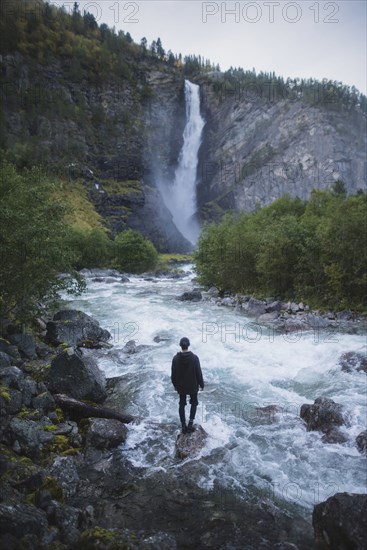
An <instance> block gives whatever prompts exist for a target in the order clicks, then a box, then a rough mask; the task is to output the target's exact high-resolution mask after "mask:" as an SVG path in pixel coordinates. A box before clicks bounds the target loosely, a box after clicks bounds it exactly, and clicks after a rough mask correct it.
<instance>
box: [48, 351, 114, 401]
mask: <svg viewBox="0 0 367 550" xmlns="http://www.w3.org/2000/svg"><path fill="white" fill-rule="evenodd" d="M48 387H49V390H50V391H51V393H66V394H67V395H69V396H70V397H74V398H75V399H90V400H92V401H95V402H96V403H101V402H102V401H104V400H105V399H106V397H107V392H106V379H105V376H104V374H103V373H102V372H101V371H100V369H99V368H98V365H97V363H96V362H95V360H94V359H93V358H92V357H82V355H81V352H80V351H74V350H70V349H69V350H66V351H64V352H62V353H60V354H59V355H57V356H56V357H55V358H54V359H53V360H52V362H51V368H50V370H49V374H48Z"/></svg>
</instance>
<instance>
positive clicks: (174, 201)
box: [164, 80, 204, 244]
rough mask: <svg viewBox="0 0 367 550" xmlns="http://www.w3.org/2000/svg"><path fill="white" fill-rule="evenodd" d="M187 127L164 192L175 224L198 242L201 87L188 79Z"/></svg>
mask: <svg viewBox="0 0 367 550" xmlns="http://www.w3.org/2000/svg"><path fill="white" fill-rule="evenodd" d="M185 101H186V126H185V129H184V133H183V145H182V149H181V152H180V156H179V159H178V166H177V169H176V172H175V177H174V181H173V185H171V186H167V187H166V189H165V191H166V192H165V193H164V200H165V203H166V206H167V207H168V209H169V210H170V212H171V214H172V216H173V221H174V224H175V225H176V227H177V229H178V230H179V231H180V232H181V233H182V235H183V236H184V237H186V239H188V240H189V241H190V242H192V243H193V244H195V243H196V241H197V238H198V235H199V232H200V227H199V223H198V222H197V220H196V219H195V213H196V170H197V165H198V152H199V147H200V144H201V133H202V130H203V127H204V120H203V119H202V117H201V114H200V89H199V86H198V85H197V84H193V83H192V82H189V81H188V80H185Z"/></svg>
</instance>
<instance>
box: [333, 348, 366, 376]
mask: <svg viewBox="0 0 367 550" xmlns="http://www.w3.org/2000/svg"><path fill="white" fill-rule="evenodd" d="M339 365H340V366H341V369H342V371H344V372H354V371H363V372H365V373H367V356H366V355H365V354H363V353H359V352H357V351H347V352H346V353H343V355H341V356H340V358H339Z"/></svg>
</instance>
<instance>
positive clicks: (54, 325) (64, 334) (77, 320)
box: [46, 309, 111, 346]
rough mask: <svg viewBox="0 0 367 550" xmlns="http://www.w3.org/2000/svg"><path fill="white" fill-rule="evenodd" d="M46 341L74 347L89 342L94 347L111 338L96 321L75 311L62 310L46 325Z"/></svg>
mask: <svg viewBox="0 0 367 550" xmlns="http://www.w3.org/2000/svg"><path fill="white" fill-rule="evenodd" d="M46 337H47V339H48V341H49V342H51V343H52V344H55V345H58V344H62V343H65V344H68V345H69V346H76V345H78V344H79V343H80V342H85V341H86V340H89V341H90V342H94V343H95V344H96V345H97V344H98V342H107V341H108V340H109V339H110V338H111V334H110V333H109V332H108V330H105V329H102V328H101V327H100V326H99V323H98V321H97V320H96V319H93V318H92V317H90V316H89V315H87V314H86V313H83V312H82V311H78V310H75V309H64V310H61V311H59V312H57V313H56V314H55V315H54V317H53V320H52V321H49V322H48V323H47V335H46Z"/></svg>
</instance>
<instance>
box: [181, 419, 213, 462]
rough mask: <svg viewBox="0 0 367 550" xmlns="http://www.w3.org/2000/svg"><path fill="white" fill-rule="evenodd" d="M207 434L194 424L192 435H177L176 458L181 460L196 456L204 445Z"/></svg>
mask: <svg viewBox="0 0 367 550" xmlns="http://www.w3.org/2000/svg"><path fill="white" fill-rule="evenodd" d="M207 437H208V434H207V433H206V431H205V430H204V428H203V427H202V426H200V425H199V424H196V426H195V431H194V432H192V433H186V434H183V433H181V434H179V435H178V436H177V439H176V457H177V458H180V459H183V458H187V457H191V458H192V457H194V456H197V455H198V454H199V453H200V451H201V450H202V448H203V447H204V445H205V443H206V439H207Z"/></svg>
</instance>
